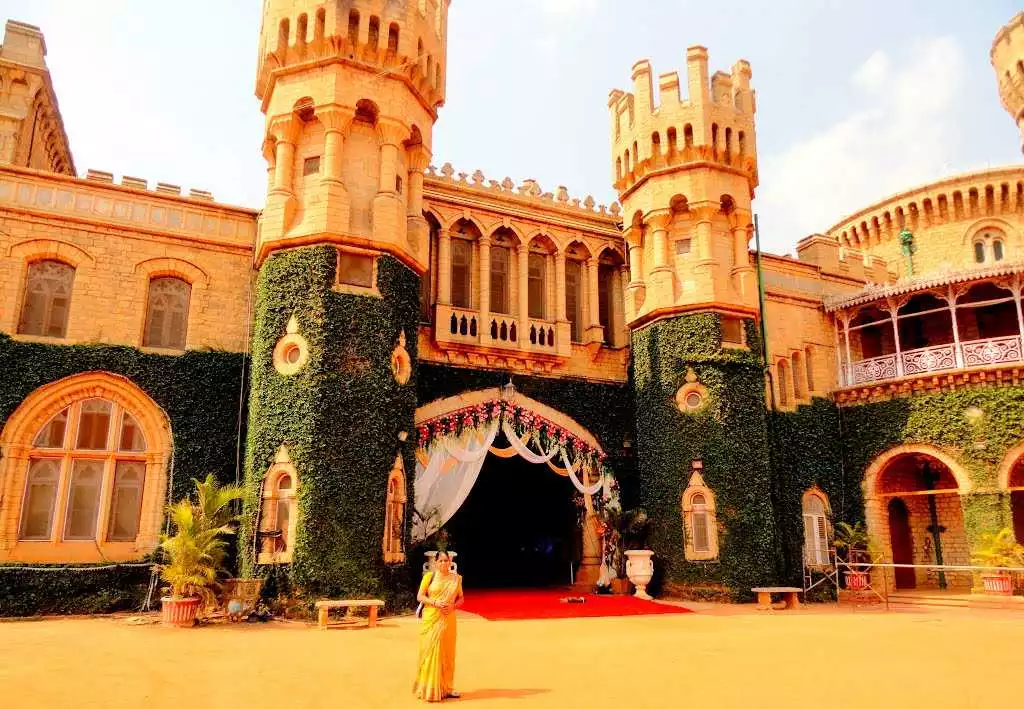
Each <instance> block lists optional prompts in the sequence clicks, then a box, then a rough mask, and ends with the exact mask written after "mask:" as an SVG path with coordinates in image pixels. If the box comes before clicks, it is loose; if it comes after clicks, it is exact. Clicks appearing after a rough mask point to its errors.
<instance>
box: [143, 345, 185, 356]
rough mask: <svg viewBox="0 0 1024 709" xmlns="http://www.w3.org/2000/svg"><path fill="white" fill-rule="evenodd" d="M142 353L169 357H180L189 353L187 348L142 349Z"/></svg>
mask: <svg viewBox="0 0 1024 709" xmlns="http://www.w3.org/2000/svg"><path fill="white" fill-rule="evenodd" d="M139 351H140V352H144V353H146V354H155V355H165V356H169V357H180V356H181V355H183V354H185V353H186V352H188V349H187V348H182V349H180V350H179V349H176V348H173V347H140V348H139Z"/></svg>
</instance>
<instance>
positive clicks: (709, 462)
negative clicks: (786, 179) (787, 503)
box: [608, 47, 781, 589]
mask: <svg viewBox="0 0 1024 709" xmlns="http://www.w3.org/2000/svg"><path fill="white" fill-rule="evenodd" d="M686 61H687V71H686V95H682V93H681V91H680V80H679V75H678V74H677V73H675V72H673V73H668V74H662V75H661V76H660V77H659V78H658V88H659V91H658V95H657V97H656V96H655V92H654V81H653V79H652V73H651V66H650V63H649V62H648V61H646V60H644V61H640V62H637V64H635V65H634V67H633V90H632V91H631V92H628V93H627V92H623V91H619V90H615V91H612V92H611V95H610V96H609V100H608V107H609V109H610V112H611V131H612V165H613V171H614V179H615V188H616V189H617V190H618V192H619V199H620V201H621V203H622V207H623V219H624V227H625V237H626V242H627V246H628V247H629V275H630V278H629V284H628V285H627V286H626V296H625V301H626V306H625V310H626V319H627V322H628V323H629V325H630V328H631V331H632V353H633V365H632V378H633V383H634V387H635V395H636V417H637V452H638V457H639V464H640V477H641V480H642V485H641V497H642V504H643V506H644V507H645V508H646V509H647V511H648V512H649V513H651V514H652V517H653V518H654V519H659V520H664V521H666V523H665V524H661V525H659V526H658V528H657V531H656V532H655V534H654V539H653V540H652V548H653V549H654V550H655V552H656V558H658V559H660V560H661V563H662V564H663V568H664V576H663V578H664V579H665V580H666V581H668V582H672V583H679V584H683V585H694V584H711V585H718V586H724V587H728V588H733V589H738V588H750V587H751V585H757V584H758V583H762V582H766V581H770V580H772V579H773V578H776V577H777V572H778V571H780V570H781V566H780V560H779V559H778V557H777V554H776V553H775V551H774V549H775V548H776V547H775V541H774V535H775V532H774V529H775V523H774V512H773V506H772V503H771V499H772V489H773V486H772V481H771V471H770V466H769V463H768V458H769V445H768V435H767V432H768V431H767V419H766V415H767V413H766V409H765V399H764V392H765V380H764V372H763V369H762V365H761V357H760V341H759V337H758V334H757V333H758V330H757V327H756V322H757V318H758V315H759V311H758V291H757V274H756V269H755V268H754V265H753V263H752V260H751V255H750V252H749V248H748V244H749V240H750V236H751V221H752V219H751V200H752V199H753V197H754V189H755V187H757V183H758V176H757V143H756V138H755V134H754V111H755V102H754V92H753V90H752V89H751V87H750V79H751V70H750V65H749V64H748V63H747V62H746V61H742V60H741V61H739V62H737V63H736V64H735V65H734V66H733V68H732V71H731V73H725V72H717V73H715V74H714V75H713V76H710V77H709V75H708V52H707V50H706V49H705V48H704V47H690V48H689V49H688V50H687V54H686ZM695 499H696V500H699V501H700V504H701V505H705V506H706V507H707V508H709V509H714V508H717V509H718V510H727V511H728V512H727V513H726V515H727V516H731V517H732V519H731V520H729V521H725V519H724V517H723V516H720V517H719V519H720V520H721V521H723V522H724V523H725V525H726V527H727V528H729V529H730V535H729V536H728V537H727V538H725V539H724V540H723V542H722V545H721V547H720V548H715V549H710V548H703V546H702V542H701V541H700V540H699V539H695V537H694V531H693V530H691V529H689V528H688V527H687V525H688V524H690V522H688V521H687V520H690V519H691V513H690V511H689V509H690V507H689V506H690V505H691V501H692V500H695ZM677 520H678V521H677ZM737 525H740V526H746V525H749V531H750V533H751V536H750V537H747V538H746V539H745V541H744V542H743V543H742V544H740V543H737V542H733V541H731V540H739V539H741V538H744V534H745V533H739V532H738V530H737ZM709 561H715V562H719V561H720V562H721V563H712V564H708V563H707V562H709Z"/></svg>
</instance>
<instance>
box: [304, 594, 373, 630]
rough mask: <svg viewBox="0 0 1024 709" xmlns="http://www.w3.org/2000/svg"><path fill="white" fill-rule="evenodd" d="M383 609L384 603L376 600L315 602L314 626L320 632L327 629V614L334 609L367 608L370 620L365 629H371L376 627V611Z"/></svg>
mask: <svg viewBox="0 0 1024 709" xmlns="http://www.w3.org/2000/svg"><path fill="white" fill-rule="evenodd" d="M383 607H384V601H378V600H376V599H369V600H360V601H356V600H352V601H331V600H324V601H317V602H316V611H317V613H316V621H317V622H316V624H317V627H318V628H320V629H321V630H323V629H325V628H326V627H327V614H328V613H330V612H331V611H332V610H333V609H335V608H369V609H370V618H369V621H368V623H367V627H370V628H373V627H376V625H377V610H378V609H379V608H383Z"/></svg>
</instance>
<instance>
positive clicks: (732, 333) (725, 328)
mask: <svg viewBox="0 0 1024 709" xmlns="http://www.w3.org/2000/svg"><path fill="white" fill-rule="evenodd" d="M722 342H728V343H730V344H734V345H742V344H743V321H742V320H740V319H739V318H730V317H723V318H722Z"/></svg>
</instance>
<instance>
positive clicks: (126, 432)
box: [118, 411, 146, 452]
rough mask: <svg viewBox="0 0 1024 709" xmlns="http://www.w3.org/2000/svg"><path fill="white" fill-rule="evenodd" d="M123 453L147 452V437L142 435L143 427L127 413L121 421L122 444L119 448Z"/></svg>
mask: <svg viewBox="0 0 1024 709" xmlns="http://www.w3.org/2000/svg"><path fill="white" fill-rule="evenodd" d="M118 448H119V449H120V450H123V451H133V452H142V451H144V450H146V437H145V436H143V435H142V427H141V426H139V422H138V421H136V420H135V417H134V416H132V415H131V414H130V413H128V412H127V411H125V412H124V417H123V419H122V421H121V444H120V445H119V446H118Z"/></svg>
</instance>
